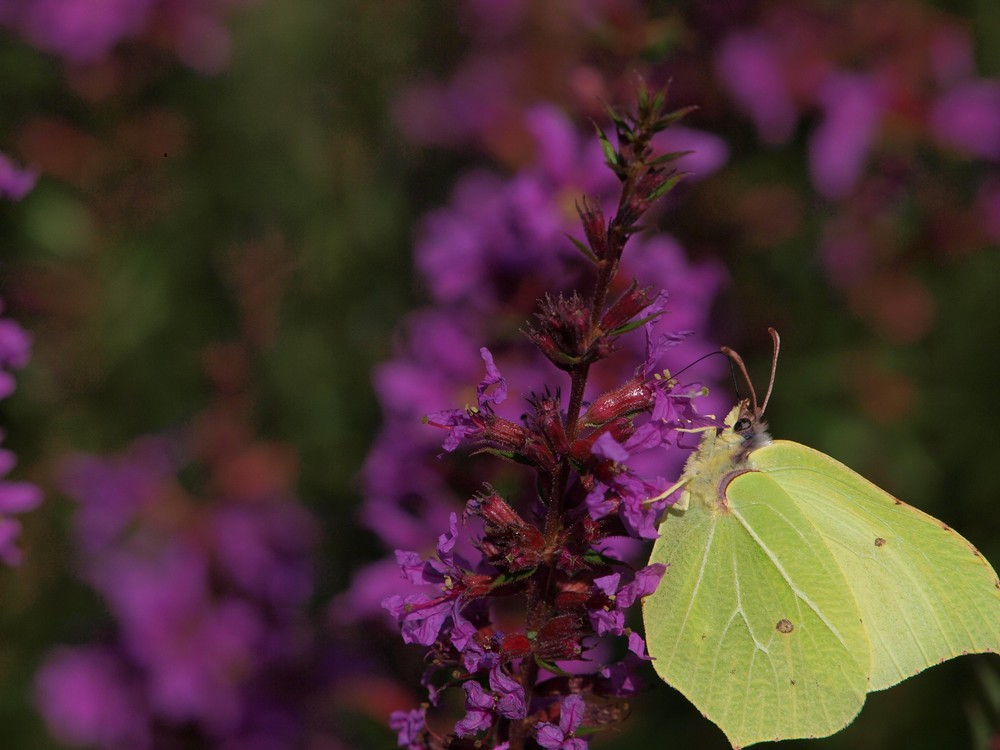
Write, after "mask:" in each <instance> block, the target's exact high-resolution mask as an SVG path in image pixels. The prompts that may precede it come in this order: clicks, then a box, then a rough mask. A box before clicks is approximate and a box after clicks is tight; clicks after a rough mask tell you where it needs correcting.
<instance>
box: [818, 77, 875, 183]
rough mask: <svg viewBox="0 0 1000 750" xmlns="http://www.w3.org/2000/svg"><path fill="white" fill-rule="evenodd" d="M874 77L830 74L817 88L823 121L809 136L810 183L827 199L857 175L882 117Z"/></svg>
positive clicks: (858, 175)
mask: <svg viewBox="0 0 1000 750" xmlns="http://www.w3.org/2000/svg"><path fill="white" fill-rule="evenodd" d="M881 96H882V91H881V86H880V85H879V83H878V81H877V79H876V78H874V77H873V76H870V75H862V74H856V73H831V74H830V75H828V76H827V78H826V80H825V81H824V82H823V85H822V86H821V87H820V90H819V102H820V106H821V107H822V108H823V121H822V122H821V123H820V124H819V126H818V127H817V128H816V129H815V130H814V131H813V133H812V136H811V137H810V139H809V169H810V173H811V175H812V181H813V185H815V187H816V189H817V190H818V191H819V192H820V193H822V194H823V195H824V196H826V197H827V198H842V197H843V196H844V195H846V194H847V193H848V192H849V191H850V190H851V188H853V187H854V186H855V184H857V182H858V180H859V179H860V177H861V173H862V170H863V169H864V166H865V161H866V160H867V158H868V151H869V149H870V148H871V145H872V141H873V140H874V138H875V133H876V129H877V128H878V125H879V121H880V119H881V116H882V106H883V105H882V102H881Z"/></svg>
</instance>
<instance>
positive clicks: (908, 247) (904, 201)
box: [705, 0, 1000, 380]
mask: <svg viewBox="0 0 1000 750" xmlns="http://www.w3.org/2000/svg"><path fill="white" fill-rule="evenodd" d="M828 10H829V9H828V8H827V7H826V6H825V5H824V4H823V3H819V2H797V1H795V0H789V1H787V2H775V3H768V4H766V5H761V6H760V7H759V8H757V9H756V10H755V12H752V13H747V14H746V15H745V16H743V17H742V18H739V19H732V20H731V21H730V22H728V23H727V24H726V26H725V27H724V28H721V29H720V28H718V27H713V28H712V29H711V33H712V36H713V38H714V39H715V40H716V41H714V42H713V46H714V49H713V51H712V55H711V58H710V59H711V64H712V65H713V67H714V71H713V73H714V75H715V77H716V80H717V82H718V84H719V87H720V93H721V94H722V95H723V96H727V97H729V104H730V107H731V110H730V111H725V110H720V112H721V113H722V114H724V115H725V116H727V117H729V116H730V115H731V114H735V115H737V116H740V117H743V118H748V119H749V120H750V122H751V123H752V126H753V129H754V130H755V132H756V135H757V139H758V140H759V141H760V143H761V144H762V145H765V146H766V147H768V148H770V149H772V150H774V149H779V148H780V149H794V148H797V147H798V146H799V145H801V146H802V147H803V148H804V157H805V160H806V163H807V165H808V178H809V181H810V182H811V183H812V186H813V188H814V189H815V191H816V193H817V197H818V198H819V199H820V200H819V205H821V206H823V207H824V208H823V210H821V211H818V212H814V211H808V212H807V211H806V209H805V206H804V205H803V202H802V200H801V197H800V196H801V187H800V185H799V184H798V183H796V184H794V185H789V184H783V183H781V182H778V181H772V182H770V183H769V184H765V185H761V186H759V187H757V188H755V189H752V190H749V191H746V192H745V193H744V194H743V196H742V197H741V199H740V203H739V204H738V205H737V206H736V211H735V213H736V214H737V215H738V216H741V217H743V218H742V220H741V221H740V223H742V224H743V226H742V227H740V230H741V233H742V234H743V235H744V236H746V237H747V238H748V239H749V240H750V242H751V243H752V244H755V245H758V246H759V247H761V248H766V247H773V246H774V245H775V244H776V243H780V242H783V241H786V240H789V239H792V238H794V237H795V236H796V235H799V234H800V233H804V232H809V233H810V236H814V235H815V234H818V235H819V237H820V241H819V242H818V243H815V242H812V241H811V242H810V243H809V244H810V245H815V246H818V248H819V261H820V264H821V267H822V269H823V271H824V272H825V275H826V278H827V280H828V281H829V282H830V284H831V285H832V286H833V287H834V288H835V289H836V290H837V291H839V292H840V293H841V294H842V295H843V297H844V299H845V301H846V303H847V306H848V307H849V308H850V309H851V311H852V312H853V313H854V314H855V315H857V316H858V317H860V318H862V319H864V320H865V321H866V322H867V323H868V324H869V325H870V326H871V328H872V329H873V330H874V332H875V333H877V334H878V335H880V336H881V337H883V338H885V339H887V340H889V341H892V342H894V343H895V344H897V345H898V344H909V343H912V342H915V341H917V340H919V339H921V338H922V337H923V336H925V335H926V334H927V333H928V332H929V331H930V329H931V327H932V325H933V323H934V319H935V315H936V310H935V301H934V299H933V295H932V292H931V288H932V287H933V285H932V284H929V283H928V282H927V281H926V280H925V279H923V278H922V277H921V276H920V275H919V274H917V273H915V272H914V270H913V267H914V266H919V265H920V263H914V262H913V260H914V259H915V258H919V259H921V260H925V259H926V258H927V257H928V256H930V257H932V258H933V259H934V260H935V261H937V262H946V263H947V262H953V261H954V260H956V259H958V258H961V257H965V256H967V255H969V254H970V253H973V252H976V251H977V250H979V249H980V248H983V247H987V246H989V245H990V244H991V243H995V242H997V241H998V239H1000V232H998V227H1000V201H998V199H997V196H998V195H1000V190H998V185H1000V173H998V171H997V163H998V161H1000V81H997V80H995V79H989V78H984V77H982V76H981V75H979V74H978V73H977V71H976V65H975V51H974V48H973V30H972V29H971V28H970V26H969V25H968V23H967V22H966V21H964V20H961V19H959V18H957V17H955V16H953V15H950V14H948V13H947V12H945V11H942V10H939V9H935V8H932V7H930V6H928V5H926V4H922V3H908V2H899V1H898V0H875V1H874V2H867V3H862V2H854V3H847V4H846V6H845V10H844V12H838V13H835V14H831V13H829V12H828ZM873 18H882V19H890V18H891V19H892V21H891V23H872V19H873ZM705 31H706V32H707V31H708V29H705ZM800 142H801V143H800ZM764 206H767V210H766V211H762V210H761V209H762V207H764ZM810 215H813V216H816V217H818V218H819V219H820V221H819V226H818V227H814V226H810V223H811V220H810ZM956 227H961V231H956V229H955V228H956ZM876 292H877V293H876ZM867 379H868V380H870V378H867Z"/></svg>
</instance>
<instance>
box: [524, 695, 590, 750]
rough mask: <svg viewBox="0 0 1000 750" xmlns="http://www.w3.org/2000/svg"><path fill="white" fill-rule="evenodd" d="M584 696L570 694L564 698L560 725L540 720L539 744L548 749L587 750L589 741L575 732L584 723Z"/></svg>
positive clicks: (537, 734)
mask: <svg viewBox="0 0 1000 750" xmlns="http://www.w3.org/2000/svg"><path fill="white" fill-rule="evenodd" d="M584 706H585V704H584V702H583V698H581V697H580V696H579V695H570V696H567V697H566V698H563V700H562V702H561V703H560V707H559V725H558V726H556V725H555V724H550V723H549V722H547V721H540V722H539V723H538V726H537V728H536V730H535V731H536V738H537V739H538V744H539V745H541V746H542V747H544V748H545V749H546V750H587V741H586V740H584V739H583V738H581V737H574V736H573V733H574V732H576V730H577V729H579V728H580V724H582V723H583V712H584Z"/></svg>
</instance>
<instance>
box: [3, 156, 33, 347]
mask: <svg viewBox="0 0 1000 750" xmlns="http://www.w3.org/2000/svg"><path fill="white" fill-rule="evenodd" d="M37 181H38V172H36V171H35V170H33V169H19V168H18V167H16V166H14V162H12V161H11V159H10V157H9V156H7V155H6V154H3V153H0V197H3V198H8V199H10V200H12V201H19V200H21V199H22V198H23V197H24V196H26V195H27V194H28V193H29V192H31V189H32V188H33V187H35V182H37ZM2 346H3V343H0V347H2Z"/></svg>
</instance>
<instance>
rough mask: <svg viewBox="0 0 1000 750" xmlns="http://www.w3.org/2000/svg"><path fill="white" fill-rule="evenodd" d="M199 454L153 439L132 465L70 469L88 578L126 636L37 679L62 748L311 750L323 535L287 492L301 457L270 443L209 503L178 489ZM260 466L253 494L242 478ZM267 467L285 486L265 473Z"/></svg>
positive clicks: (52, 659) (223, 470)
mask: <svg viewBox="0 0 1000 750" xmlns="http://www.w3.org/2000/svg"><path fill="white" fill-rule="evenodd" d="M185 450H191V448H190V443H185V442H183V441H179V440H177V439H171V438H168V437H149V438H144V439H141V440H139V441H137V442H136V443H135V444H133V446H132V447H131V448H130V449H129V450H128V451H127V452H126V453H125V454H124V455H123V456H121V457H119V458H106V457H97V456H84V457H79V458H77V459H76V460H75V461H73V462H72V463H71V465H69V466H68V467H67V470H66V472H65V482H64V484H65V491H66V492H67V494H69V495H70V496H72V497H73V498H75V499H76V500H78V501H79V503H80V506H79V509H78V512H77V514H76V517H75V525H74V533H75V537H76V544H77V557H78V560H79V569H80V571H81V575H82V576H83V578H84V580H85V581H86V583H88V584H89V585H90V586H92V587H93V588H94V589H95V590H96V591H97V592H98V593H99V594H100V596H101V597H102V598H103V599H104V601H105V603H106V605H107V607H108V609H109V610H110V612H111V614H112V615H113V617H114V620H115V627H114V630H113V631H111V632H109V633H105V635H104V636H101V637H98V638H96V639H94V640H93V641H92V642H90V643H87V644H85V645H78V646H66V647H61V648H59V649H56V650H54V651H53V652H52V653H51V654H50V655H49V657H48V659H47V660H46V663H45V664H44V665H43V667H42V669H41V670H40V672H39V673H38V675H37V679H36V694H37V703H38V706H39V708H40V710H41V712H42V714H43V716H44V717H45V719H46V721H47V722H48V724H49V727H50V729H51V731H52V732H53V734H54V735H55V736H56V737H57V738H58V739H60V740H61V741H64V742H67V743H71V744H86V745H96V746H97V747H100V748H105V749H109V750H113V749H117V748H135V749H137V750H141V749H142V748H152V747H172V746H175V743H181V742H183V744H185V746H187V744H188V743H189V742H190V741H192V740H193V738H195V737H201V738H203V740H202V741H206V742H211V743H212V746H213V747H219V748H233V750H235V749H236V748H246V747H292V746H296V745H297V744H299V743H300V741H301V737H302V733H303V717H302V715H301V714H302V706H301V705H300V703H301V697H302V691H303V690H304V689H305V687H306V682H307V680H306V679H305V676H307V675H308V674H310V669H311V668H312V665H311V661H312V657H311V655H310V654H309V653H308V648H309V646H310V641H311V638H312V636H311V635H310V630H309V628H308V626H307V624H306V621H305V609H304V607H305V604H306V602H307V600H308V598H309V596H310V595H311V593H312V587H313V575H312V566H311V551H312V547H313V545H314V540H315V527H314V521H313V519H312V518H311V517H310V515H309V514H308V513H307V511H306V510H305V509H304V508H303V507H302V506H301V505H299V504H298V503H297V502H295V501H294V500H293V499H292V498H291V497H290V496H289V495H288V494H287V491H286V490H283V489H282V487H283V485H284V484H285V480H284V479H282V478H281V477H280V475H281V474H282V473H283V472H284V471H285V470H284V469H280V468H278V467H281V466H282V465H283V464H287V456H286V455H285V454H286V453H287V451H285V450H283V449H282V448H281V447H280V446H273V445H267V444H256V445H252V446H248V447H247V448H246V450H245V451H242V452H239V453H237V454H235V455H229V456H226V457H225V458H224V459H223V460H216V461H215V462H214V464H213V465H212V466H211V471H210V473H209V480H208V485H209V489H208V491H209V493H210V497H209V498H208V499H206V498H199V497H196V496H194V495H192V494H191V493H189V491H188V490H187V489H185V487H184V486H183V485H182V484H181V482H180V481H179V478H178V472H183V471H187V472H191V471H194V470H195V467H194V466H192V465H191V462H190V459H187V458H185V457H184V456H183V455H182V453H183V452H184V451H185ZM251 465H252V466H255V467H258V468H257V470H256V472H255V473H254V475H253V480H252V482H248V481H247V479H246V478H244V477H243V475H244V474H245V471H244V470H243V469H241V466H242V467H246V466H251ZM268 466H270V467H272V468H274V469H275V472H274V473H275V475H274V476H270V477H269V476H266V475H264V474H263V473H262V472H261V467H268ZM251 484H252V487H251ZM213 495H214V496H213ZM184 738H187V739H184Z"/></svg>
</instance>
